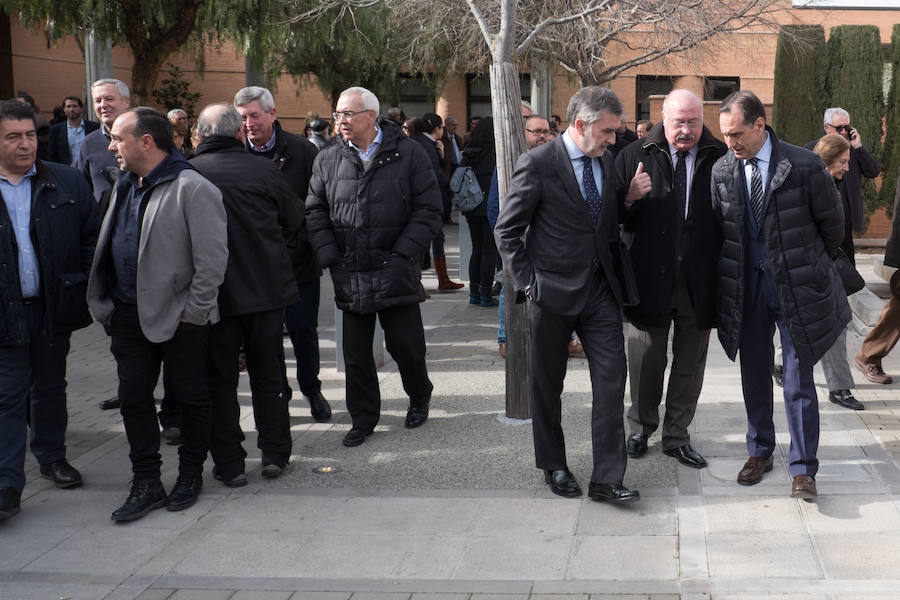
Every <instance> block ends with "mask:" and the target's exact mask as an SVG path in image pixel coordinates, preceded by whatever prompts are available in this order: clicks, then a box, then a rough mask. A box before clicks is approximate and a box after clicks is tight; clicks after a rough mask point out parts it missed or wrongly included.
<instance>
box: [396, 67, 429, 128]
mask: <svg viewBox="0 0 900 600" xmlns="http://www.w3.org/2000/svg"><path fill="white" fill-rule="evenodd" d="M397 92H398V96H399V98H400V103H399V106H400V108H401V109H402V110H403V113H404V114H405V115H406V116H407V118H410V117H421V116H422V115H424V114H425V113H430V112H434V89H433V88H432V87H431V86H430V85H428V84H427V83H426V82H425V80H424V79H423V78H422V76H421V75H409V74H405V73H401V74H400V75H398V80H397ZM385 110H386V109H385Z"/></svg>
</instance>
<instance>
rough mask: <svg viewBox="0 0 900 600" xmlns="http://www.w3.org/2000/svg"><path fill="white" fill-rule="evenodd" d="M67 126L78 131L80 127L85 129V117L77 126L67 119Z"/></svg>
mask: <svg viewBox="0 0 900 600" xmlns="http://www.w3.org/2000/svg"><path fill="white" fill-rule="evenodd" d="M66 127H68V128H69V129H73V130H75V131H78V130H79V129H83V128H84V119H82V120H81V122H80V123H78V126H77V127H72V124H71V123H69V121H66Z"/></svg>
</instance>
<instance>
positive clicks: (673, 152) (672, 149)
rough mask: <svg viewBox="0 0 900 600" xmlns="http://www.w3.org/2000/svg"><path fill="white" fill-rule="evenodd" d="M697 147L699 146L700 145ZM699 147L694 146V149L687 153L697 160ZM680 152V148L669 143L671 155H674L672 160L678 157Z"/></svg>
mask: <svg viewBox="0 0 900 600" xmlns="http://www.w3.org/2000/svg"><path fill="white" fill-rule="evenodd" d="M667 143H668V142H667ZM697 146H699V144H698V145H697ZM697 146H694V147H693V148H691V149H690V150H688V151H687V153H688V154H690V155H691V156H692V157H693V158H697ZM679 152H680V150H679V149H678V148H676V147H675V146H673V145H672V144H671V143H669V154H671V155H672V159H674V158H675V157H676V156H678V153H679Z"/></svg>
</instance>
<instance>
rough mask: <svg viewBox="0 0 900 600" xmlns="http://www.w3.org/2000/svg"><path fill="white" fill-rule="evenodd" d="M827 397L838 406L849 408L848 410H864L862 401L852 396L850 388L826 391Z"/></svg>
mask: <svg viewBox="0 0 900 600" xmlns="http://www.w3.org/2000/svg"><path fill="white" fill-rule="evenodd" d="M828 399H829V400H830V401H832V402H834V403H835V404H837V405H838V406H843V407H844V408H849V409H850V410H865V408H866V407H865V406H863V405H862V402H860V401H859V400H857V399H856V398H854V397H853V393H852V392H851V391H850V390H837V391H831V392H828Z"/></svg>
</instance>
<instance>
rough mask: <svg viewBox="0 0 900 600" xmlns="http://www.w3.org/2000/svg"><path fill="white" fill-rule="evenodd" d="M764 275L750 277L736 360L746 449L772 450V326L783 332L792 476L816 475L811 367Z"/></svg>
mask: <svg viewBox="0 0 900 600" xmlns="http://www.w3.org/2000/svg"><path fill="white" fill-rule="evenodd" d="M763 277H765V273H763V272H762V271H758V270H753V271H751V272H750V273H749V275H748V281H747V294H746V296H745V302H744V320H743V323H742V331H741V338H742V339H741V346H740V364H741V385H742V387H743V391H744V406H745V408H746V410H747V452H748V453H749V455H750V456H756V457H767V456H770V455H771V454H772V453H773V452H774V451H775V425H774V423H773V422H772V413H773V397H772V378H771V372H772V361H773V360H774V348H773V346H772V335H773V334H774V332H775V325H776V324H777V325H778V330H779V332H780V333H781V348H782V360H783V361H784V407H785V412H786V413H787V423H788V431H789V432H790V434H791V449H790V453H789V462H790V472H791V476H792V477H793V476H796V475H810V476H813V477H814V476H815V475H816V472H817V471H818V469H819V461H818V459H817V458H816V452H817V451H818V448H819V401H818V398H817V396H816V387H815V384H814V382H813V365H811V364H809V365H807V364H803V363H801V362H800V359H799V357H798V356H797V351H796V349H795V348H794V342H793V339H792V338H791V334H790V331H789V330H788V320H787V318H785V317H784V316H782V315H781V314H779V310H778V308H777V307H775V306H773V303H774V300H772V294H767V293H766V291H765V289H766V288H767V287H769V286H768V284H767V282H763Z"/></svg>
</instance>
